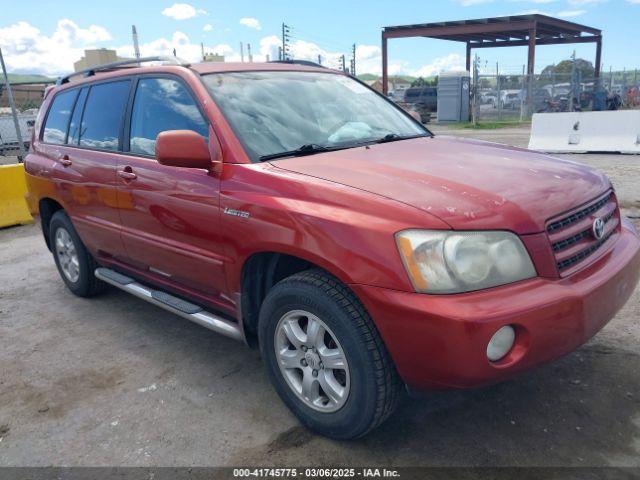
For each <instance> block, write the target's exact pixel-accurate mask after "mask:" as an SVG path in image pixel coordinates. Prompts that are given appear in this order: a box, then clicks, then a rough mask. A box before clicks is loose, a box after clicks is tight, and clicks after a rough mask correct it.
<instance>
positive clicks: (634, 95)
mask: <svg viewBox="0 0 640 480" xmlns="http://www.w3.org/2000/svg"><path fill="white" fill-rule="evenodd" d="M471 107H472V108H471V111H472V117H473V120H474V121H476V122H522V121H528V120H530V118H531V115H533V114H534V113H540V112H571V111H601V110H619V109H638V108H640V76H638V73H637V72H632V73H631V74H629V75H620V74H616V75H614V74H609V75H608V74H604V75H601V76H600V78H595V77H585V78H583V77H581V76H580V75H579V73H578V74H548V75H531V76H528V75H485V74H481V75H478V76H477V77H476V79H475V81H474V84H473V89H472V95H471Z"/></svg>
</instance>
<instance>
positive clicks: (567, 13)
mask: <svg viewBox="0 0 640 480" xmlns="http://www.w3.org/2000/svg"><path fill="white" fill-rule="evenodd" d="M585 13H587V11H586V10H563V11H561V12H558V14H557V15H558V17H560V18H573V17H579V16H580V15H584V14H585Z"/></svg>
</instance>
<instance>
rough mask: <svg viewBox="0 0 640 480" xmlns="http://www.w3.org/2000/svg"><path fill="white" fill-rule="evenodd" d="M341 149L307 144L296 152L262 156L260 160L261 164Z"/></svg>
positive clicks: (290, 151)
mask: <svg viewBox="0 0 640 480" xmlns="http://www.w3.org/2000/svg"><path fill="white" fill-rule="evenodd" d="M340 148H341V147H325V146H323V145H317V144H315V143H305V144H304V145H302V146H301V147H298V148H296V149H295V150H287V151H284V152H278V153H270V154H269V155H262V156H261V157H260V158H259V160H260V161H261V162H266V161H268V160H273V159H276V158H283V157H297V156H301V155H313V154H314V153H320V152H330V151H332V150H339V149H340Z"/></svg>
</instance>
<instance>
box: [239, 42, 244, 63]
mask: <svg viewBox="0 0 640 480" xmlns="http://www.w3.org/2000/svg"><path fill="white" fill-rule="evenodd" d="M240 61H241V62H244V45H243V44H242V42H240Z"/></svg>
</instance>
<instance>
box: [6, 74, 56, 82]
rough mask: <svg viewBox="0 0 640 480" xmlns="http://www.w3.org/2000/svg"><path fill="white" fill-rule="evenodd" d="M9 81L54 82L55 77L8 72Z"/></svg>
mask: <svg viewBox="0 0 640 480" xmlns="http://www.w3.org/2000/svg"><path fill="white" fill-rule="evenodd" d="M7 76H8V77H9V83H41V82H55V81H56V79H55V78H51V77H47V76H45V75H38V74H24V75H23V74H19V73H9V74H8V75H7Z"/></svg>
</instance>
